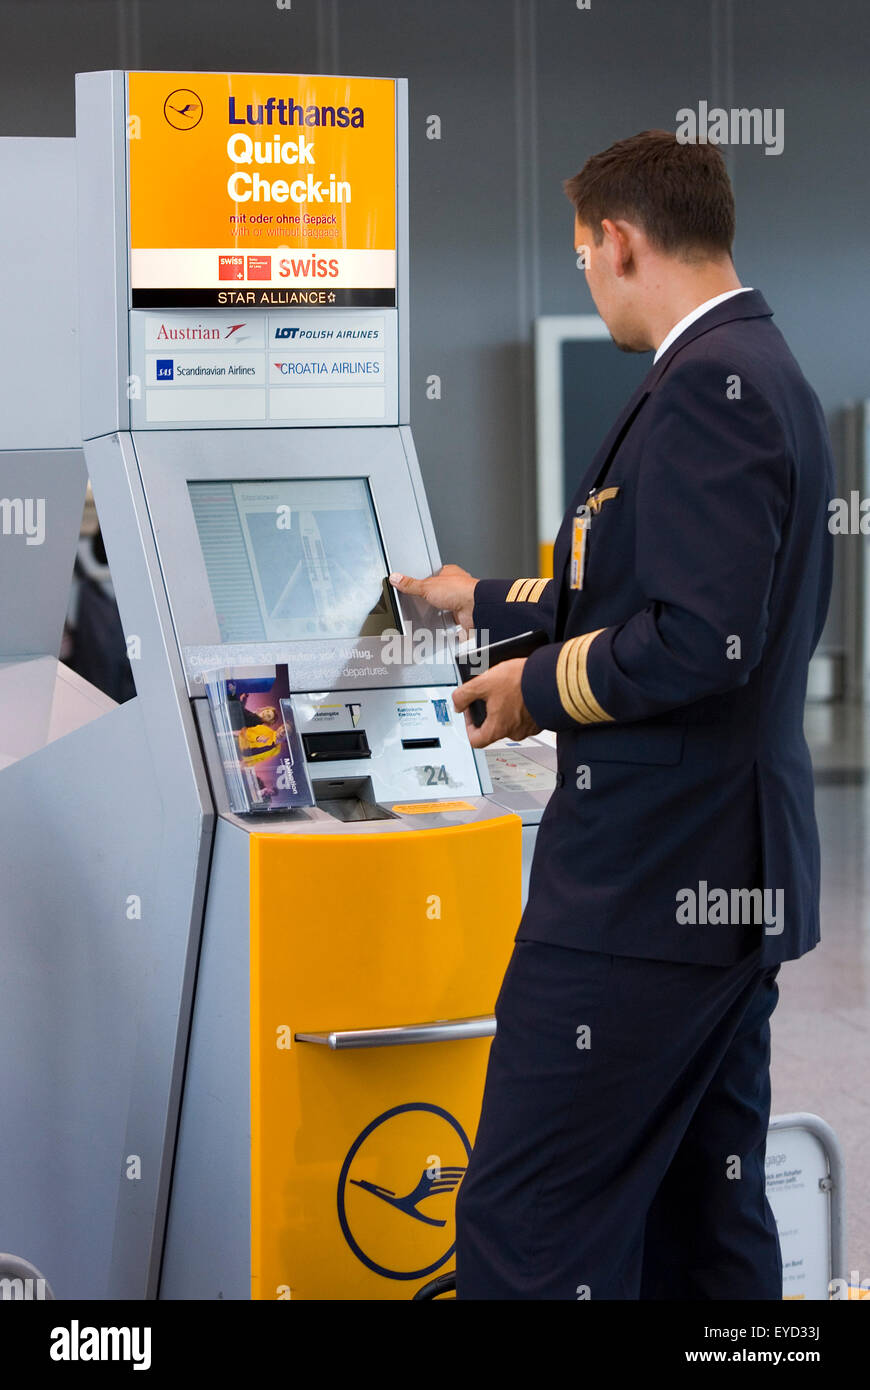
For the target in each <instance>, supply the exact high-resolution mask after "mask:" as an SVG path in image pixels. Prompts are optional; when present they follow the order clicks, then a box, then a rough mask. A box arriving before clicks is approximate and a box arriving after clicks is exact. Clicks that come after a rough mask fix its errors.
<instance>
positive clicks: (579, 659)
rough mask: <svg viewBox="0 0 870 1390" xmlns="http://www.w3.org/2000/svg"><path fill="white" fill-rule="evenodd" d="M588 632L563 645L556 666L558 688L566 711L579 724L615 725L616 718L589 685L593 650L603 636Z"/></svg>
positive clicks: (601, 629)
mask: <svg viewBox="0 0 870 1390" xmlns="http://www.w3.org/2000/svg"><path fill="white" fill-rule="evenodd" d="M603 631H604V628H601V627H599V628H597V629H596V630H595V632H584V633H583V635H582V637H571V638H569V640H568V641H567V642H565V643H563V645H562V650H561V651H560V653H559V657H558V660H557V662H556V685H557V687H558V690H559V699H560V701H561V702H562V708H563V709H564V710H565V711H566V713H568V714H570V716H571V718H572V719H576V720H577V722H578V724H600V723H603V722H605V721H609V722H612V720H613V715H612V714H608V713H607V711H606V710H605V709H604V708H603V707H602V706H601V705H600V704H599V703H598V701H597V700H596V698H595V696H594V695H593V693H592V687H591V685H590V684H589V676H588V673H587V670H586V664H587V660H588V654H589V648H590V646H591V645H592V642H593V640H594V639H595V638H596V637H597V636H598V634H599V632H603Z"/></svg>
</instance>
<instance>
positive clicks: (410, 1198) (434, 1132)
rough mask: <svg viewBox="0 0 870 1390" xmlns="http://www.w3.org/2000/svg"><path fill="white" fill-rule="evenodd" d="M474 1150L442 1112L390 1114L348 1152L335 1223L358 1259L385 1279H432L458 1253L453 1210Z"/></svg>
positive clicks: (412, 1108) (400, 1109)
mask: <svg viewBox="0 0 870 1390" xmlns="http://www.w3.org/2000/svg"><path fill="white" fill-rule="evenodd" d="M470 1157H471V1145H470V1144H469V1142H468V1138H467V1136H466V1134H465V1131H464V1130H463V1128H462V1126H461V1125H460V1123H459V1121H458V1120H456V1119H455V1118H454V1117H453V1115H451V1114H450V1113H449V1111H447V1110H444V1109H442V1107H441V1106H440V1105H430V1104H428V1103H427V1102H425V1101H415V1102H411V1103H408V1104H406V1105H396V1106H394V1107H393V1109H392V1110H385V1111H384V1113H383V1114H382V1115H378V1117H377V1119H374V1120H372V1122H371V1124H368V1125H366V1127H365V1129H364V1130H363V1131H362V1133H361V1134H359V1135H358V1136H357V1138H356V1139H355V1140H354V1142H353V1144H352V1145H351V1147H350V1149H349V1151H348V1154H347V1157H346V1158H345V1160H344V1163H343V1164H342V1169H341V1174H340V1176H339V1179H338V1219H339V1223H340V1225H341V1229H342V1233H343V1235H344V1238H345V1240H346V1241H347V1243H348V1245H349V1246H350V1248H351V1250H352V1251H353V1253H354V1254H355V1255H356V1257H357V1259H358V1260H361V1261H362V1263H363V1264H364V1265H365V1266H366V1267H367V1268H368V1269H370V1270H372V1271H373V1272H374V1273H375V1274H380V1275H382V1276H383V1278H385V1279H420V1278H423V1277H425V1276H426V1275H428V1274H434V1273H435V1271H436V1270H437V1269H440V1268H441V1266H442V1265H443V1264H444V1263H445V1262H446V1261H447V1260H449V1259H450V1256H451V1255H452V1254H453V1251H454V1249H455V1245H456V1240H455V1226H454V1208H455V1203H456V1193H457V1190H458V1188H459V1184H460V1183H461V1181H462V1179H463V1177H464V1176H465V1170H466V1167H467V1166H468V1160H469V1158H470Z"/></svg>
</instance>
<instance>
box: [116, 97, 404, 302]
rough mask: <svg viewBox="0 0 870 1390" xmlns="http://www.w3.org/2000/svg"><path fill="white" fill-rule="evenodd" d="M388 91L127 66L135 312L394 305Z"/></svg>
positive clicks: (392, 102) (392, 130)
mask: <svg viewBox="0 0 870 1390" xmlns="http://www.w3.org/2000/svg"><path fill="white" fill-rule="evenodd" d="M395 88H396V84H395V82H394V81H392V79H388V78H367V77H312V76H300V75H289V76H282V75H279V74H275V73H265V74H259V75H258V74H251V73H214V72H199V73H166V72H131V73H130V74H129V76H128V116H127V134H128V148H129V183H130V275H131V286H132V295H133V307H134V308H136V307H148V306H152V305H157V304H159V305H160V306H162V307H166V306H171V305H172V304H178V305H187V306H190V305H194V304H195V305H210V304H215V305H219V304H224V305H228V304H250V305H257V304H264V305H268V304H272V305H279V306H280V305H281V304H282V303H286V304H289V303H298V302H299V300H298V298H295V299H294V298H291V296H290V294H289V293H288V292H289V291H293V290H297V291H298V290H299V289H300V287H301V288H306V289H313V290H319V291H320V292H321V296H320V297H317V298H314V299H311V300H309V301H308V302H317V303H331V304H341V305H348V304H350V305H367V306H382V305H392V304H394V303H395V285H396V90H395ZM282 292H283V297H282ZM329 296H332V297H331V298H330V297H329Z"/></svg>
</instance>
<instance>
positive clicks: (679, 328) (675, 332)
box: [653, 285, 752, 362]
mask: <svg viewBox="0 0 870 1390" xmlns="http://www.w3.org/2000/svg"><path fill="white" fill-rule="evenodd" d="M751 289H752V286H751V285H741V287H740V289H739V290H726V291H725V293H724V294H717V295H714V296H713V298H712V299H706V300H705V301H704V303H703V304H699V305H698V307H697V309H693V310H692V312H691V314H686V317H685V318H684V319H680V321H679V323H675V324H674V326H673V328H672V329H671V331H670V333H669V334H668V336H667V337H666V338H664V339H663V340H662V342H661V343H660V344H659V348H658V352H657V353H656V355H655V357H654V358H653V362H658V360H659V358H660V357H661V355H662V353H663V352H667V350H668V348H669V347H670V345H671V343H673V342H674V341H675V339H677V338H679V336H680V334H681V333H685V331H686V329H687V328H688V327H689V325H690V324H692V323H694V322H695V319H699V318H700V317H701V315H702V314H706V312H707V310H708V309H715V307H716V305H717V304H724V303H725V300H726V299H730V298H731V297H732V295H735V294H749V292H750V290H751Z"/></svg>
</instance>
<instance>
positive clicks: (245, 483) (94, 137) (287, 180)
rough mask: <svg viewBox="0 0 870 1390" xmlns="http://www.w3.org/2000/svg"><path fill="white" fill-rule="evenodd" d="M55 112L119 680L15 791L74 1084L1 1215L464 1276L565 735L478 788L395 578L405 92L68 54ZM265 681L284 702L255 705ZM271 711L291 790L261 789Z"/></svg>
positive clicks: (88, 1285) (451, 673) (395, 1277)
mask: <svg viewBox="0 0 870 1390" xmlns="http://www.w3.org/2000/svg"><path fill="white" fill-rule="evenodd" d="M76 111H77V137H76V143H77V163H78V237H79V247H78V262H79V282H80V343H79V354H80V362H81V379H82V432H83V436H84V452H85V459H86V464H87V469H88V473H89V476H90V478H91V482H92V486H93V491H94V496H95V499H96V504H97V509H98V514H99V518H100V523H101V527H102V532H103V536H104V540H105V543H106V549H107V553H108V557H109V562H110V565H111V571H112V577H113V583H114V587H115V592H116V595H117V600H118V604H119V608H120V612H121V617H122V621H123V625H124V632H125V636H126V641H127V648H128V652H129V655H130V659H131V663H132V666H133V670H134V675H135V680H136V690H137V696H136V699H135V700H133V701H130V702H129V703H128V704H126V705H122V706H118V707H115V708H112V709H109V710H106V709H103V710H102V712H101V713H100V717H99V718H96V719H95V720H92V722H91V723H90V724H89V725H88V727H87V728H86V729H83V730H78V731H73V732H72V733H70V734H68V735H67V737H65V738H64V739H63V740H62V741H61V744H60V745H58V748H59V749H60V750H61V751H60V752H59V753H55V755H54V758H53V760H52V761H51V762H49V761H48V760H46V763H45V766H46V768H49V767H50V768H51V774H50V778H49V781H48V782H47V783H44V784H42V785H41V786H40V785H39V784H38V783H37V784H35V785H37V786H39V792H38V795H37V797H36V800H37V802H38V803H39V804H36V805H34V807H33V809H32V812H31V811H30V810H28V809H24V810H22V812H21V816H20V817H19V821H20V826H19V833H20V836H22V837H23V836H24V835H25V834H26V833H27V830H28V823H29V821H28V818H30V820H32V826H31V827H30V828H31V829H35V828H36V827H37V825H38V826H39V827H40V831H41V833H42V834H43V835H44V836H45V837H46V844H47V846H52V845H53V846H54V849H51V848H49V849H48V851H47V853H48V861H49V862H46V863H43V865H42V876H41V877H40V875H39V874H38V873H37V872H36V870H35V868H33V871H32V872H31V867H30V866H25V867H24V868H23V870H22V872H23V873H24V874H25V877H27V880H28V881H27V887H26V891H22V894H21V898H22V903H23V904H24V906H22V909H21V911H22V913H23V917H22V922H24V923H25V925H23V926H22V928H21V932H22V936H21V942H23V943H24V945H23V946H22V950H23V951H24V952H25V953H26V941H27V930H29V929H30V928H29V927H28V926H27V923H28V922H29V923H30V924H31V926H33V929H34V930H35V929H36V928H35V926H34V925H33V924H36V923H38V922H43V921H44V919H45V916H46V913H48V912H49V910H50V911H52V912H54V913H55V914H57V913H62V914H63V915H64V920H63V922H62V924H61V925H62V929H63V930H62V932H61V933H58V944H57V945H56V946H55V949H56V951H57V958H56V962H55V964H56V966H57V967H58V968H57V969H56V971H55V973H56V975H57V977H58V978H57V979H56V981H55V986H54V987H53V988H52V989H51V990H49V992H48V994H49V997H43V996H44V991H43V995H40V994H39V992H38V991H35V990H34V989H33V986H34V981H32V980H31V981H30V982H29V984H28V988H29V989H31V992H32V994H33V998H34V999H35V1000H36V1001H37V1002H36V1004H35V1006H34V1007H35V1012H32V1014H31V1018H32V1021H33V1023H34V1028H35V1029H38V1028H39V1026H40V1023H41V1022H42V1021H43V1017H42V1016H43V1014H44V1015H45V1017H46V1019H47V1017H48V1016H49V1014H50V1010H51V1008H52V1007H55V1008H56V1009H58V1010H59V1011H60V1016H61V1020H62V1021H65V1022H66V1024H67V1026H68V1036H66V1037H61V1038H58V1039H57V1040H56V1046H57V1047H58V1048H66V1049H67V1052H66V1055H67V1057H68V1067H67V1084H66V1089H65V1090H63V1094H62V1095H61V1094H58V1093H59V1091H60V1090H61V1089H62V1088H59V1087H58V1086H57V1084H56V1077H57V1057H56V1053H55V1052H54V1046H55V1045H54V1044H49V1043H47V1042H46V1040H45V1039H43V1042H42V1044H41V1047H42V1052H43V1054H44V1056H43V1060H42V1062H41V1063H40V1064H39V1065H36V1064H34V1065H33V1067H32V1069H31V1080H32V1086H33V1091H32V1107H31V1108H32V1111H33V1116H34V1118H33V1120H32V1122H28V1121H26V1120H25V1121H22V1129H21V1134H20V1136H19V1138H20V1151H21V1152H22V1153H23V1154H25V1155H27V1156H28V1163H29V1168H30V1171H29V1172H28V1175H27V1177H26V1178H25V1179H24V1180H23V1181H22V1183H21V1185H20V1190H19V1192H18V1193H17V1194H16V1211H15V1213H14V1214H12V1213H10V1218H9V1220H10V1223H11V1225H7V1234H6V1235H5V1241H6V1244H7V1246H8V1247H9V1248H17V1249H20V1250H21V1251H22V1252H23V1253H25V1252H26V1254H27V1255H28V1257H29V1258H32V1259H33V1260H34V1261H36V1262H37V1263H38V1264H39V1266H40V1267H41V1268H42V1269H43V1271H44V1272H45V1273H46V1275H47V1277H48V1278H49V1279H50V1280H51V1282H52V1284H53V1286H54V1288H55V1291H56V1293H57V1294H58V1296H60V1297H64V1296H77V1295H78V1296H85V1297H95V1298H102V1297H127V1298H139V1297H143V1296H144V1297H155V1296H159V1297H164V1298H234V1299H247V1298H258V1299H289V1298H303V1299H310V1298H330V1299H332V1298H335V1299H351V1298H387V1299H389V1298H409V1297H411V1296H412V1295H413V1293H414V1291H415V1290H416V1289H417V1288H419V1287H420V1285H421V1284H422V1283H424V1282H425V1281H426V1280H427V1279H428V1278H430V1277H431V1276H432V1275H434V1274H435V1273H438V1272H443V1271H445V1270H447V1269H449V1268H450V1267H451V1265H450V1257H451V1254H452V1249H453V1242H454V1226H453V1206H454V1202H455V1197H456V1192H457V1189H458V1187H459V1184H460V1183H461V1180H462V1176H463V1173H464V1171H465V1167H466V1165H467V1162H468V1157H469V1153H470V1149H471V1144H472V1141H473V1138H474V1131H475V1126H476V1123H477V1118H478V1113H479V1105H480V1097H481V1091H482V1084H483V1077H484V1071H485V1065H486V1058H487V1053H488V1047H489V1038H490V1037H491V1035H492V1032H493V1026H494V1025H493V1020H492V1010H493V1005H494V1002H495V998H496V994H497V990H498V985H499V982H500V979H501V975H502V973H503V970H504V967H505V964H506V962H507V959H508V956H509V953H510V949H511V943H512V938H513V934H514V931H515V928H516V925H517V921H518V918H519V912H520V903H521V842H522V837H523V836H524V835H525V836H526V837H527V838H528V837H529V836H530V835H532V834H533V826H534V822H535V821H536V820H537V819H539V817H540V812H541V808H542V806H543V804H544V802H545V800H546V795H547V791H548V789H549V785H550V782H551V771H550V765H551V763H552V758H551V756H550V750H549V749H548V748H546V747H543V746H542V747H541V748H540V749H538V750H537V751H533V752H532V754H531V755H530V756H526V759H525V761H526V766H525V767H524V769H521V770H520V772H519V781H517V780H516V779H517V769H518V762H517V758H520V759H521V760H522V758H523V756H524V755H521V754H520V753H519V752H516V753H515V752H514V751H513V750H506V751H505V750H501V752H500V753H497V755H496V763H494V764H493V766H494V767H496V782H497V783H498V782H499V780H500V781H501V784H502V787H503V794H502V795H501V798H500V799H499V798H498V787H497V788H496V795H493V783H492V780H491V778H490V774H489V771H488V764H487V760H486V759H485V758H484V757H482V756H481V755H480V754H476V753H475V752H474V751H473V750H472V749H471V747H470V745H469V743H468V740H467V737H466V734H465V729H464V723H463V720H462V718H461V717H459V716H457V715H456V713H455V711H454V709H453V705H452V701H451V698H450V695H451V690H452V688H453V687H454V686H455V684H456V682H457V671H456V665H455V662H454V659H453V655H452V648H451V641H450V633H449V631H448V628H447V626H445V621H444V619H443V618H442V617H441V615H439V614H436V613H434V612H433V611H432V610H431V609H429V608H427V607H426V606H425V605H422V604H420V603H419V602H417V601H413V600H410V601H409V600H408V599H406V598H404V597H399V596H397V595H396V593H395V592H394V591H393V590H392V588H391V587H390V586H389V585H388V584H387V582H386V575H387V574H388V573H389V572H390V571H391V570H399V571H402V572H404V573H408V574H425V573H428V572H430V571H431V570H432V569H433V568H434V567H437V565H438V564H439V556H438V549H437V545H436V542H435V537H434V534H433V529H432V523H431V520H430V516H429V511H428V507H427V503H426V497H425V493H424V489H423V486H422V482H421V476H420V470H419V467H418V463H417V458H416V455H415V451H414V444H413V440H412V438H411V433H410V429H409V424H408V421H409V413H410V410H409V402H410V383H409V365H408V364H409V343H408V207H407V186H408V180H407V89H406V84H405V82H404V81H401V80H396V81H393V80H386V79H374V78H343V77H311V76H300V75H290V76H278V75H275V74H267V75H262V76H257V75H245V74H242V75H233V74H215V73H189V74H184V73H129V74H128V73H120V72H114V73H92V74H86V75H83V76H80V77H79V78H78V79H77V103H76ZM448 622H449V615H448ZM276 673H279V675H280V674H281V673H283V679H284V681H285V682H286V684H285V687H284V688H283V693H282V695H281V698H280V699H277V698H276V701H275V705H276V706H280V711H281V714H282V715H283V716H285V717H286V721H287V722H286V723H285V722H284V720H283V719H280V718H279V716H278V711H277V708H269V709H268V710H264V709H263V707H262V701H261V702H260V705H259V706H258V713H257V715H256V717H251V715H250V703H251V702H250V700H249V697H250V696H251V692H252V691H256V690H260V691H263V690H267V689H270V688H272V687H271V686H270V682H274V681H275V680H276V679H278V675H276ZM215 689H220V690H222V691H223V692H224V694H226V692H227V691H228V690H229V691H231V692H233V695H234V701H235V703H234V705H233V708H234V709H235V713H236V716H238V719H239V722H238V723H237V724H232V722H231V721H230V723H228V724H227V725H226V727H222V726H221V724H220V721H219V720H217V719H216V716H215V713H214V707H213V704H212V702H211V699H210V694H211V692H212V691H213V690H215ZM239 692H241V693H239ZM246 700H248V705H247V706H246V705H245V701H246ZM240 711H241V713H240ZM243 716H244V717H245V718H246V719H247V723H244V719H243ZM243 723H244V727H243ZM282 724H283V726H284V727H285V729H287V728H291V727H292V729H293V735H294V737H293V741H292V743H291V742H290V741H288V742H287V744H286V755H285V758H284V763H285V766H286V768H287V769H288V772H287V776H288V777H289V779H290V782H291V783H292V785H293V786H294V787H296V786H297V785H298V786H301V787H303V789H304V788H306V787H307V788H308V789H309V790H310V795H309V796H308V797H307V801H308V803H309V804H304V803H305V801H306V796H305V795H304V794H303V795H300V797H299V798H298V804H293V805H283V807H282V808H281V809H276V803H275V802H274V801H272V800H270V793H269V791H268V790H267V789H266V788H265V787H264V783H263V779H262V777H261V776H259V775H258V770H257V766H256V760H257V758H258V757H259V756H260V751H261V750H260V749H259V748H258V747H257V746H255V745H256V743H257V740H258V739H261V740H265V742H266V743H267V744H268V741H269V739H270V737H271V736H272V733H270V731H272V732H274V730H275V729H276V728H277V727H279V726H281V725H282ZM252 725H253V727H251V726H252ZM242 734H244V735H245V738H246V739H247V742H246V743H245V744H244V756H243V757H242V759H241V761H242V762H243V763H244V758H245V757H247V758H248V762H247V763H246V764H245V765H244V766H243V768H242V772H241V774H240V775H241V780H242V782H243V783H244V786H245V787H246V788H247V792H248V793H249V796H248V801H247V803H246V805H244V806H243V807H240V804H239V802H238V801H237V800H235V799H234V794H233V788H232V784H231V782H228V777H227V765H228V764H227V740H228V739H229V742H230V744H231V745H233V746H235V745H234V744H233V740H234V739H236V740H237V741H238V740H241V737H242ZM39 756H40V757H41V756H42V755H39ZM499 758H500V759H501V762H500V763H499V762H498V760H499ZM46 759H48V750H46ZM496 764H498V766H496ZM294 768H295V771H294V770H293V769H294ZM548 779H550V781H548ZM49 791H50V795H49ZM508 808H510V809H508ZM518 813H524V814H518ZM22 842H23V841H22ZM53 857H54V862H52V858H53ZM51 875H55V878H54V879H52V880H51V881H52V882H54V883H58V882H59V883H60V884H61V885H62V892H63V895H64V897H65V907H64V904H63V903H61V902H59V901H58V893H59V892H61V889H60V888H57V887H55V888H50V887H49V886H46V884H47V882H48V880H49V878H50V876H51ZM42 880H44V881H45V882H43V881H42ZM52 894H53V895H54V896H53V897H52V896H51V895H52ZM49 898H50V901H49ZM25 919H26V922H25ZM41 930H45V929H44V928H41ZM46 940H48V938H46ZM51 940H52V941H54V940H55V938H54V937H51ZM19 944H21V943H19ZM65 974H66V976H67V978H68V980H69V982H70V987H71V990H72V993H73V995H74V997H73V998H72V999H70V1000H67V1001H66V1003H63V1002H62V1000H61V994H62V978H63V976H64V975H65ZM22 1007H23V1006H22ZM53 1097H54V1101H55V1103H56V1105H57V1106H58V1107H59V1109H58V1111H57V1114H58V1116H59V1121H60V1122H59V1132H58V1133H57V1134H56V1135H55V1137H54V1138H53V1139H52V1140H51V1141H49V1139H47V1138H44V1137H42V1136H43V1134H44V1131H46V1129H48V1130H50V1129H51V1125H50V1121H49V1119H48V1118H47V1109H48V1107H49V1106H50V1105H51V1103H52V1098H53ZM51 1143H53V1144H54V1145H55V1150H54V1151H52V1150H51V1148H50V1144H51ZM47 1169H50V1171H47ZM49 1191H51V1192H53V1193H55V1194H56V1195H55V1197H54V1198H53V1199H52V1200H53V1201H54V1209H53V1210H52V1211H46V1209H45V1198H46V1194H47V1193H48V1192H49Z"/></svg>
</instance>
